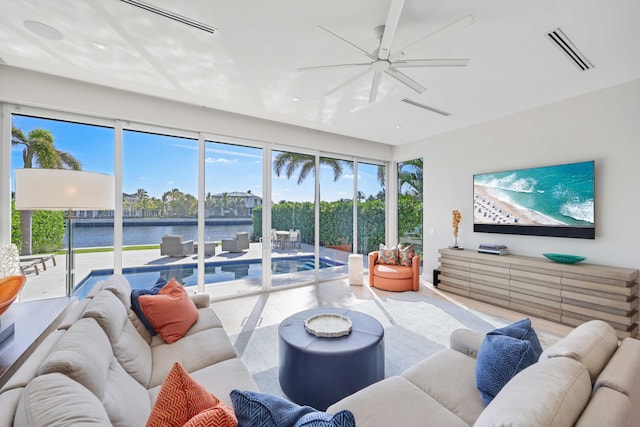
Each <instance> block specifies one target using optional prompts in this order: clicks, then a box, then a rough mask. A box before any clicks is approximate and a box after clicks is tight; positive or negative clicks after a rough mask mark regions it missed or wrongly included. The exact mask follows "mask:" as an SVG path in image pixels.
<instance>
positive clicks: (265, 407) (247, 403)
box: [231, 390, 356, 427]
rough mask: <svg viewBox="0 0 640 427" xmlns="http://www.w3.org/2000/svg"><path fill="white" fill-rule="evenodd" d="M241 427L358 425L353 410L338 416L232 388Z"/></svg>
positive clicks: (334, 426) (347, 426) (236, 413)
mask: <svg viewBox="0 0 640 427" xmlns="http://www.w3.org/2000/svg"><path fill="white" fill-rule="evenodd" d="M231 402H232V403H233V411H234V413H235V415H236V418H237V419H238V427H298V426H299V427H325V426H326V427H355V425H356V422H355V418H354V417H353V414H352V413H351V412H350V411H340V412H338V413H337V414H335V415H330V414H327V413H325V412H320V411H317V410H315V409H314V408H312V407H310V406H300V405H296V404H295V403H293V402H289V401H288V400H286V399H282V398H281V397H277V396H272V395H269V394H264V393H256V392H253V391H240V390H232V391H231Z"/></svg>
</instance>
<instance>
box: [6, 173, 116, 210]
mask: <svg viewBox="0 0 640 427" xmlns="http://www.w3.org/2000/svg"><path fill="white" fill-rule="evenodd" d="M15 173H16V195H15V200H16V209H17V210H50V211H62V210H65V211H68V210H113V209H115V189H114V187H115V180H114V177H113V176H111V175H105V174H102V173H96V172H85V171H77V170H69V169H36V168H33V169H16V171H15Z"/></svg>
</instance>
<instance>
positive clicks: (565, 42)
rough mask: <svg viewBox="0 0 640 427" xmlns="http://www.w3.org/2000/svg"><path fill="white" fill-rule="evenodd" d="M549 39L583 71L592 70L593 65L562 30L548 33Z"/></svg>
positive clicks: (557, 29)
mask: <svg viewBox="0 0 640 427" xmlns="http://www.w3.org/2000/svg"><path fill="white" fill-rule="evenodd" d="M547 37H549V39H550V40H551V41H552V42H553V44H555V45H556V46H558V48H560V50H561V51H562V52H563V53H564V54H565V55H566V56H567V57H568V58H569V59H570V60H571V62H573V63H574V64H576V66H577V67H578V68H580V70H582V71H587V70H590V69H592V68H594V67H593V64H592V63H591V62H590V61H589V60H588V59H587V58H586V57H585V56H584V55H583V54H582V52H580V51H579V50H578V48H577V47H576V46H575V45H574V44H573V43H572V42H571V40H569V37H567V36H566V35H565V34H564V33H563V32H562V30H561V29H560V28H556V29H555V30H553V31H551V32H549V33H547Z"/></svg>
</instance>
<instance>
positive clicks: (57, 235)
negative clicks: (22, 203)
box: [11, 202, 65, 254]
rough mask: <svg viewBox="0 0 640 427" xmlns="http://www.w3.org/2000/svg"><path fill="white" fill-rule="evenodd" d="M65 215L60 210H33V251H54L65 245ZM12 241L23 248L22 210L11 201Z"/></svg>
mask: <svg viewBox="0 0 640 427" xmlns="http://www.w3.org/2000/svg"><path fill="white" fill-rule="evenodd" d="M64 232H65V225H64V216H63V214H62V212H59V211H33V216H32V219H31V252H32V253H34V254H39V253H45V252H53V251H55V250H57V249H60V248H62V247H63V241H62V239H63V237H64ZM11 243H13V244H15V245H16V246H17V247H18V250H21V249H22V231H21V230H20V212H19V211H17V210H15V208H14V204H13V202H12V203H11Z"/></svg>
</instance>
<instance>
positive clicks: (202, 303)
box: [189, 294, 211, 308]
mask: <svg viewBox="0 0 640 427" xmlns="http://www.w3.org/2000/svg"><path fill="white" fill-rule="evenodd" d="M189 296H190V297H191V301H193V303H194V304H195V305H196V308H207V307H209V306H210V305H211V298H210V297H209V294H195V295H189Z"/></svg>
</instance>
